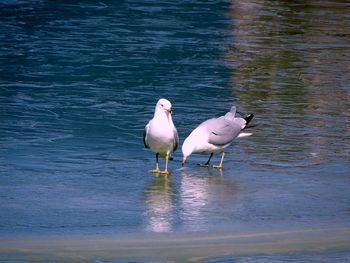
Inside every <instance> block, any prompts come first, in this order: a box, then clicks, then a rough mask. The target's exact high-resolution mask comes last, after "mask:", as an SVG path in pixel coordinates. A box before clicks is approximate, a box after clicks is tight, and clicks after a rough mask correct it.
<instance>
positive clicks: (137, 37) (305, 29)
mask: <svg viewBox="0 0 350 263" xmlns="http://www.w3.org/2000/svg"><path fill="white" fill-rule="evenodd" d="M349 13H350V5H349V4H346V3H340V2H337V3H335V2H333V1H330V2H326V1H320V2H313V3H301V2H300V3H289V2H285V1H254V2H250V3H247V1H231V2H227V1H209V2H205V1H174V2H173V3H170V2H163V1H141V3H140V1H100V2H94V3H92V2H90V1H80V2H74V1H73V2H69V1H66V2H65V3H62V2H57V3H56V2H54V1H39V0H38V1H16V0H8V1H0V27H1V31H0V41H1V46H0V129H1V130H0V146H1V147H0V211H1V213H0V236H6V237H7V236H9V237H12V236H18V235H25V234H29V235H33V234H35V235H44V236H45V235H69V234H79V235H80V234H89V235H90V234H101V235H103V234H125V233H133V234H137V233H142V234H147V233H158V232H162V233H179V232H185V233H188V232H198V231H199V232H201V231H213V232H215V231H222V230H223V229H232V231H234V230H237V229H250V228H257V227H264V228H265V227H269V226H281V227H282V228H285V227H288V226H294V227H295V226H301V227H307V226H311V225H318V224H322V225H338V224H339V225H344V224H345V225H347V224H349V223H350V191H349V185H350V157H349V156H350V146H349V145H350V125H349V124H350V113H349V109H350V107H349V106H350V74H349V71H350V17H349ZM160 97H166V98H168V99H169V100H170V101H171V102H172V104H173V107H174V114H173V120H174V122H175V125H176V126H177V129H178V131H179V135H180V146H181V144H182V142H183V140H184V138H185V137H186V136H187V135H188V134H189V132H190V131H191V130H192V129H193V128H195V127H196V125H198V124H199V123H200V122H202V121H203V120H205V119H207V118H210V117H213V116H218V115H220V114H223V113H225V112H226V111H227V110H228V109H229V108H230V107H231V105H236V106H237V108H238V110H239V111H240V112H242V113H243V114H246V113H250V112H253V113H254V114H255V119H254V120H253V122H252V125H253V126H254V127H252V128H251V129H250V132H253V134H254V135H253V136H251V137H249V138H245V139H240V140H237V142H236V143H235V144H234V145H232V146H231V147H230V148H228V149H227V152H226V153H227V154H226V157H225V160H224V169H223V171H222V172H220V171H218V170H212V169H210V170H207V169H203V168H200V167H197V165H196V164H197V163H199V162H203V161H206V158H207V156H201V155H193V156H190V157H189V159H188V163H187V166H186V167H185V168H184V169H181V163H180V160H181V147H179V149H178V151H177V152H175V154H174V161H172V162H170V164H169V166H170V170H171V175H170V176H168V177H164V176H156V175H153V174H149V173H148V170H149V169H152V168H154V166H155V157H154V154H153V153H152V152H150V151H149V150H147V149H144V148H143V142H142V133H143V128H144V126H145V124H146V123H147V121H148V120H149V119H150V118H152V115H153V110H154V106H155V103H156V101H157V100H158V98H160ZM216 161H218V157H214V158H213V162H216ZM160 165H161V166H163V165H164V163H163V160H161V163H160ZM322 253H323V254H320V255H319V254H317V253H316V255H314V254H312V253H311V254H299V255H296V256H295V257H296V258H297V259H298V260H299V261H298V262H302V261H305V262H310V261H309V260H310V258H318V257H322V258H327V256H328V258H332V257H333V256H334V255H336V256H339V255H340V256H339V258H338V259H339V260H343V259H344V262H345V260H346V258H347V257H349V253H348V252H343V251H341V252H329V253H326V252H322ZM313 255H314V257H313ZM288 257H289V256H288V255H280V254H279V255H275V256H271V258H269V259H267V260H270V262H282V261H283V260H284V259H285V260H290V258H288ZM0 259H1V256H0ZM4 259H6V258H4ZM145 260H146V259H145ZM213 260H214V261H213V262H216V261H218V262H220V260H221V261H224V260H227V262H266V261H264V260H265V259H264V257H262V258H259V256H257V257H255V258H253V259H246V258H244V257H243V258H231V257H228V258H227V257H223V258H221V259H213ZM249 260H252V261H249ZM259 260H260V261H259ZM209 262H212V261H209ZM224 262H225V261H224ZM317 262H319V261H317Z"/></svg>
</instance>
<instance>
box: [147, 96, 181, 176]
mask: <svg viewBox="0 0 350 263" xmlns="http://www.w3.org/2000/svg"><path fill="white" fill-rule="evenodd" d="M171 113H172V110H171V103H170V101H168V100H167V99H160V100H158V102H157V104H156V108H155V110H154V116H153V119H152V120H150V121H149V122H148V124H147V125H146V127H145V130H144V132H143V143H144V145H145V147H146V148H150V149H151V150H152V151H153V152H155V153H156V169H154V170H150V172H151V173H161V174H169V172H168V160H169V159H170V158H171V155H170V154H171V152H172V151H175V150H176V149H177V145H178V144H179V136H178V134H177V130H176V128H175V125H174V123H173V120H172V118H171ZM159 155H160V156H161V157H163V158H165V170H163V171H161V170H160V169H159V166H158V157H159Z"/></svg>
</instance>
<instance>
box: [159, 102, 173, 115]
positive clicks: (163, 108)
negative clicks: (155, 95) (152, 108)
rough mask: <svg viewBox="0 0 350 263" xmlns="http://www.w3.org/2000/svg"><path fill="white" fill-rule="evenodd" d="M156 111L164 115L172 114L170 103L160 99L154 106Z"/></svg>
mask: <svg viewBox="0 0 350 263" xmlns="http://www.w3.org/2000/svg"><path fill="white" fill-rule="evenodd" d="M156 111H163V112H165V113H166V114H171V113H172V112H173V110H172V108H171V103H170V101H168V100H167V99H160V100H158V102H157V105H156Z"/></svg>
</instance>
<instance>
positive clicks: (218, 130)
mask: <svg viewBox="0 0 350 263" xmlns="http://www.w3.org/2000/svg"><path fill="white" fill-rule="evenodd" d="M202 125H203V126H204V127H205V128H206V129H207V130H208V132H210V134H209V140H208V142H209V143H211V144H214V145H218V146H221V145H226V144H229V143H231V141H232V140H233V139H234V138H236V137H237V136H238V134H239V133H240V132H241V130H242V127H241V125H239V124H237V123H235V122H232V121H227V120H225V117H219V118H216V119H210V120H207V121H205V122H204V123H203V124H202Z"/></svg>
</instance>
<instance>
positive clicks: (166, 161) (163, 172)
mask: <svg viewBox="0 0 350 263" xmlns="http://www.w3.org/2000/svg"><path fill="white" fill-rule="evenodd" d="M168 161H169V154H168V153H167V155H166V156H165V170H164V171H160V173H161V174H165V175H168V174H169V171H168Z"/></svg>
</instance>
